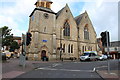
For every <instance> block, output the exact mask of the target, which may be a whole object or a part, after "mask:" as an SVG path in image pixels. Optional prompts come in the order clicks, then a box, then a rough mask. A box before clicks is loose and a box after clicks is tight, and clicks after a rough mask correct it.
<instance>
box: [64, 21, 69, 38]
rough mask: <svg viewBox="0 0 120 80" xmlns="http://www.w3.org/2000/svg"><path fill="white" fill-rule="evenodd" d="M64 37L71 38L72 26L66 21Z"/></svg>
mask: <svg viewBox="0 0 120 80" xmlns="http://www.w3.org/2000/svg"><path fill="white" fill-rule="evenodd" d="M63 35H64V36H70V25H69V23H68V21H66V22H65V23H64V30H63Z"/></svg>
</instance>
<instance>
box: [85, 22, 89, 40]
mask: <svg viewBox="0 0 120 80" xmlns="http://www.w3.org/2000/svg"><path fill="white" fill-rule="evenodd" d="M84 39H86V40H89V31H88V24H86V25H85V27H84Z"/></svg>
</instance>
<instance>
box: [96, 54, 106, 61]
mask: <svg viewBox="0 0 120 80" xmlns="http://www.w3.org/2000/svg"><path fill="white" fill-rule="evenodd" d="M107 58H108V57H107V55H104V54H103V55H101V56H100V57H99V58H98V59H99V60H106V59H107Z"/></svg>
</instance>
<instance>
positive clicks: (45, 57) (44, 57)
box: [41, 50, 48, 61]
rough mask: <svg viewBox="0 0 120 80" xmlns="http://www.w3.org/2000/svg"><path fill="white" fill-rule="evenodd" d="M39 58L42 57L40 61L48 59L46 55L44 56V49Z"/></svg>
mask: <svg viewBox="0 0 120 80" xmlns="http://www.w3.org/2000/svg"><path fill="white" fill-rule="evenodd" d="M41 59H42V61H48V57H47V56H46V51H45V50H42V53H41Z"/></svg>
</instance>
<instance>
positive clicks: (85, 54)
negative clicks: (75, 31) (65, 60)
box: [82, 53, 90, 56]
mask: <svg viewBox="0 0 120 80" xmlns="http://www.w3.org/2000/svg"><path fill="white" fill-rule="evenodd" d="M89 54H90V53H84V54H83V55H82V56H87V55H89Z"/></svg>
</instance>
